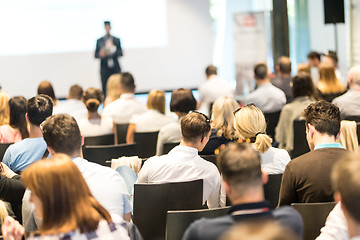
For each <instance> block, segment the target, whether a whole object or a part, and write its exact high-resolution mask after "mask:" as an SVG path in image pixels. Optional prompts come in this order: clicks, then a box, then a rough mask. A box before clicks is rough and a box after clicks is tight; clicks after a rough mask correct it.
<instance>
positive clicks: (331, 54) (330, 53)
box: [325, 51, 338, 66]
mask: <svg viewBox="0 0 360 240" xmlns="http://www.w3.org/2000/svg"><path fill="white" fill-rule="evenodd" d="M325 57H328V58H329V59H331V61H332V62H333V64H334V66H336V65H337V63H338V56H337V53H336V52H334V51H327V52H326V53H325Z"/></svg>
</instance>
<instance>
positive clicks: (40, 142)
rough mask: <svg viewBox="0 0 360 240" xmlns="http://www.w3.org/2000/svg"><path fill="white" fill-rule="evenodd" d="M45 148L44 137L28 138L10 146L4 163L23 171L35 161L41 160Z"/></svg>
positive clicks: (14, 169)
mask: <svg viewBox="0 0 360 240" xmlns="http://www.w3.org/2000/svg"><path fill="white" fill-rule="evenodd" d="M45 150H46V143H45V141H44V138H42V137H41V138H26V139H24V140H22V141H20V142H17V143H14V144H12V145H10V146H9V148H8V149H7V150H6V152H5V154H4V157H3V163H4V164H5V165H7V166H8V167H9V168H10V169H11V170H13V171H14V172H18V171H23V170H25V169H26V168H27V167H28V166H29V165H30V164H32V163H33V162H36V161H37V160H40V159H41V158H42V157H43V156H44V153H45Z"/></svg>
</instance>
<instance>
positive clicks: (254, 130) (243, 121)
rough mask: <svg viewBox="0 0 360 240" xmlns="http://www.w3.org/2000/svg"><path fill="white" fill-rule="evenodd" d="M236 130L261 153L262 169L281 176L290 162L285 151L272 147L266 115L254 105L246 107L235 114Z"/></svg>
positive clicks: (243, 139)
mask: <svg viewBox="0 0 360 240" xmlns="http://www.w3.org/2000/svg"><path fill="white" fill-rule="evenodd" d="M234 115H235V128H236V130H237V131H238V132H239V135H240V138H241V139H242V141H246V142H250V143H253V146H254V147H255V149H256V150H257V151H259V152H260V157H261V168H262V169H263V170H264V171H265V172H266V173H268V174H281V173H283V172H284V170H285V167H286V165H287V164H288V163H289V162H290V160H291V159H290V156H289V153H288V152H286V151H285V150H284V149H278V148H274V147H271V143H272V139H271V138H270V137H269V136H268V135H266V133H265V131H266V121H265V117H264V114H263V113H262V112H261V110H260V109H259V108H257V107H256V106H254V105H251V104H250V105H246V106H244V107H242V108H239V109H238V110H236V112H234Z"/></svg>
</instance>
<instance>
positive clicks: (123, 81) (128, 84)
mask: <svg viewBox="0 0 360 240" xmlns="http://www.w3.org/2000/svg"><path fill="white" fill-rule="evenodd" d="M120 86H121V88H122V90H123V91H124V92H127V93H134V92H135V80H134V77H133V75H132V74H131V73H129V72H123V73H121V78H120Z"/></svg>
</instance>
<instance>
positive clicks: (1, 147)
mask: <svg viewBox="0 0 360 240" xmlns="http://www.w3.org/2000/svg"><path fill="white" fill-rule="evenodd" d="M11 144H12V143H0V157H1V161H2V159H3V157H4V154H5V152H6V149H8V147H9V146H10V145H11Z"/></svg>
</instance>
